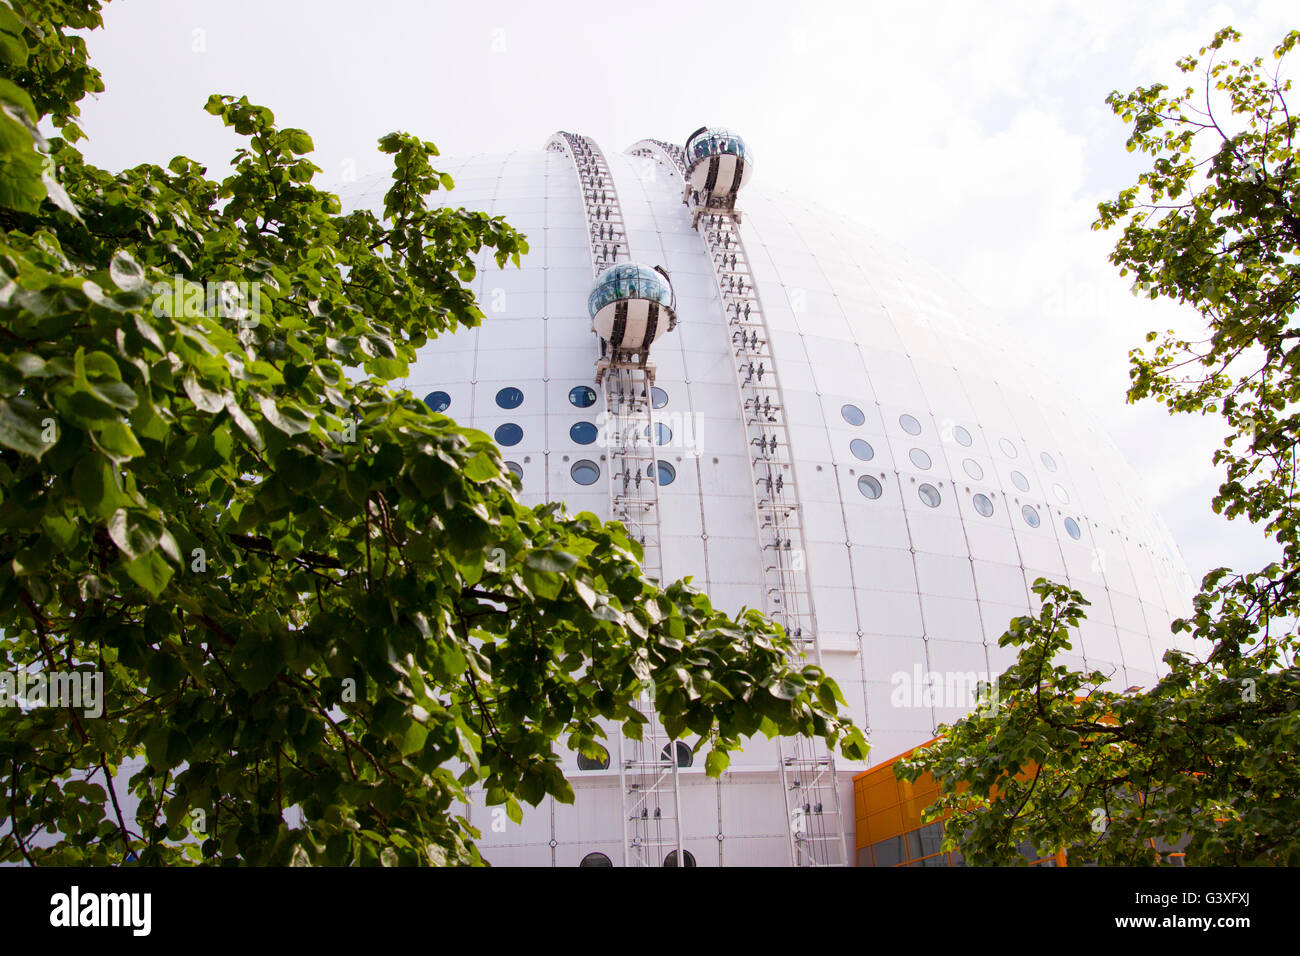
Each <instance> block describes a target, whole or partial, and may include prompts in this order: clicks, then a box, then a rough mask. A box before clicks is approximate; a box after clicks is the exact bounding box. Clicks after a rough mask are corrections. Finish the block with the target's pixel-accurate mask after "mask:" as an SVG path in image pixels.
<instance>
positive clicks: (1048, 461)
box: [1038, 452, 1056, 471]
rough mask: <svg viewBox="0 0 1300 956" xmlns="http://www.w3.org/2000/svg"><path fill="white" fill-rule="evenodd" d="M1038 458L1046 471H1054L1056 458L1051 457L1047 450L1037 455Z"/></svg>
mask: <svg viewBox="0 0 1300 956" xmlns="http://www.w3.org/2000/svg"><path fill="white" fill-rule="evenodd" d="M1038 460H1039V461H1041V462H1042V463H1043V467H1044V468H1046V469H1047V470H1048V471H1056V459H1055V458H1053V457H1052V456H1051V455H1049V454H1048V453H1047V452H1043V453H1042V454H1041V455H1039V456H1038Z"/></svg>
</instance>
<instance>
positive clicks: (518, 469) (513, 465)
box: [506, 461, 524, 481]
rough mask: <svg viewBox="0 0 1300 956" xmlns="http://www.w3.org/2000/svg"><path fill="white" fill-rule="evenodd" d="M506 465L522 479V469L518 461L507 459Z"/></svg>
mask: <svg viewBox="0 0 1300 956" xmlns="http://www.w3.org/2000/svg"><path fill="white" fill-rule="evenodd" d="M506 467H507V468H509V469H510V470H511V471H513V472H514V473H515V474H516V475H517V476H518V477H519V480H520V481H523V480H524V469H523V466H522V465H520V464H519V462H517V461H508V462H506Z"/></svg>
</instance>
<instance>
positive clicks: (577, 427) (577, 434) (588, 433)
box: [569, 422, 599, 445]
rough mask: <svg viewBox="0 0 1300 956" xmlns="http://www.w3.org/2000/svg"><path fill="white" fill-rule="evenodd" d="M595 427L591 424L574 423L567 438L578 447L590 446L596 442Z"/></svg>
mask: <svg viewBox="0 0 1300 956" xmlns="http://www.w3.org/2000/svg"><path fill="white" fill-rule="evenodd" d="M597 434H599V433H598V432H597V431H596V426H595V425H593V424H592V423H591V422H574V423H573V426H572V427H571V428H570V429H569V437H570V438H572V439H573V440H574V441H575V442H577V443H578V444H579V445H590V444H591V443H592V442H594V441H595V440H596V435H597Z"/></svg>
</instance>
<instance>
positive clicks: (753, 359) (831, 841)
mask: <svg viewBox="0 0 1300 956" xmlns="http://www.w3.org/2000/svg"><path fill="white" fill-rule="evenodd" d="M628 152H629V153H631V154H632V155H638V156H645V157H649V158H652V159H654V160H656V161H658V162H660V163H662V164H663V165H665V166H667V167H668V168H669V169H671V170H673V171H675V172H676V174H677V176H678V177H679V178H680V179H681V181H682V189H683V192H682V197H683V202H684V203H685V205H686V206H687V207H688V208H690V210H691V216H692V219H691V223H692V225H693V226H694V227H695V229H696V231H697V232H699V233H700V235H701V237H703V239H704V243H705V246H706V247H707V249H708V251H709V257H710V259H711V260H712V263H713V271H714V278H715V280H716V282H717V288H718V295H719V296H720V297H721V299H722V304H723V314H724V316H725V318H726V321H727V327H728V330H729V332H730V337H731V351H732V358H733V361H732V368H733V370H734V371H735V380H736V387H737V389H738V391H739V393H740V403H741V414H742V417H743V419H744V422H745V429H746V437H747V438H748V447H749V464H750V476H751V478H752V481H753V489H754V511H755V515H756V517H757V522H758V538H759V541H760V542H761V553H760V555H759V566H760V567H761V568H762V589H763V606H764V612H765V613H766V614H767V615H768V616H769V617H771V618H772V619H774V620H777V621H780V622H781V624H782V625H783V626H784V627H785V630H786V633H787V634H788V635H789V636H790V638H791V640H792V642H793V644H794V646H795V649H796V651H797V652H800V653H801V655H802V658H803V659H805V660H806V659H809V658H811V659H812V661H814V662H815V663H817V664H820V663H821V651H820V648H819V646H818V642H817V638H816V616H815V614H814V611H813V604H812V595H811V590H810V585H809V581H808V573H807V551H806V549H805V545H804V537H803V525H802V523H801V521H800V510H799V495H798V490H797V488H796V486H795V475H794V468H793V465H792V462H791V455H790V437H789V429H788V427H787V425H786V416H785V408H784V402H783V401H782V397H781V387H780V384H779V382H778V381H777V375H776V366H775V363H774V362H773V358H772V350H771V345H770V337H769V332H768V328H767V323H766V321H765V319H764V317H763V307H762V303H761V301H760V299H759V295H758V290H757V288H756V287H755V284H754V277H753V274H752V271H751V269H750V263H749V257H748V256H747V255H746V253H745V246H744V242H743V240H742V239H741V236H740V229H739V225H740V211H739V210H737V209H736V208H735V206H734V202H733V201H732V200H731V199H728V200H727V201H715V200H714V199H713V197H707V196H701V195H699V194H698V193H696V192H694V191H693V190H691V189H690V188H689V186H688V185H687V184H686V168H685V155H684V153H683V151H682V149H681V147H678V146H673V145H672V144H669V143H664V142H662V141H659V140H642V141H640V142H638V143H636V144H634V145H633V146H632V147H631V148H630V149H629V150H628ZM777 753H778V764H779V769H780V775H781V781H782V786H783V791H784V794H785V811H786V817H787V819H788V820H789V822H790V830H789V839H790V858H791V862H792V863H793V864H794V865H795V866H844V865H846V862H847V860H846V846H845V834H844V827H843V824H842V820H841V812H840V797H839V788H838V786H837V785H836V775H835V760H834V757H833V755H832V754H831V753H830V751H829V749H828V748H827V747H826V745H825V743H824V742H823V741H821V740H810V739H808V738H806V737H783V738H781V739H780V740H779V741H778V751H777Z"/></svg>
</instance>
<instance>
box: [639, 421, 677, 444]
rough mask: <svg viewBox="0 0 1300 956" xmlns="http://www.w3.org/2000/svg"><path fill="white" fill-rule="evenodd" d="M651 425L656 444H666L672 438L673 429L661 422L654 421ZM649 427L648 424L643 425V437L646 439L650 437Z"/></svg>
mask: <svg viewBox="0 0 1300 956" xmlns="http://www.w3.org/2000/svg"><path fill="white" fill-rule="evenodd" d="M653 427H654V436H655V439H654V441H655V444H656V445H667V444H668V443H669V442H670V441H672V440H673V430H672V429H671V428H669V427H668V426H667V425H665V424H664V423H663V422H655V423H654V426H653ZM650 428H651V426H650V425H647V426H646V427H645V437H646V438H647V439H648V438H649V437H650Z"/></svg>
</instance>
